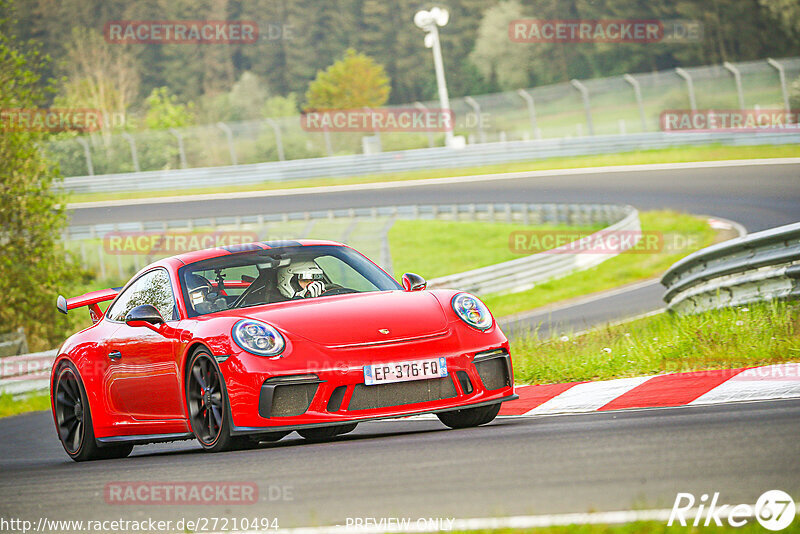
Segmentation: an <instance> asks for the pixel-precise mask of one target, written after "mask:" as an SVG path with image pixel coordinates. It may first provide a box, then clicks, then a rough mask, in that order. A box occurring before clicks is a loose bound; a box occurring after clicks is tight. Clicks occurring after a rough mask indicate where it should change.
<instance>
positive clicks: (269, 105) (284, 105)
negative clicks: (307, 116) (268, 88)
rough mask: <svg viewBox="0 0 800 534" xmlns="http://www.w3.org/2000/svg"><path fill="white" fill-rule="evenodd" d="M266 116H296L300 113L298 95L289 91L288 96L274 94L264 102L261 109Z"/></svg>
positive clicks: (273, 117) (272, 117)
mask: <svg viewBox="0 0 800 534" xmlns="http://www.w3.org/2000/svg"><path fill="white" fill-rule="evenodd" d="M261 114H262V115H263V116H264V117H269V118H270V119H276V118H278V117H295V116H297V115H299V114H300V111H298V106H297V95H296V94H295V93H289V95H288V96H272V97H270V98H268V99H267V101H266V102H264V108H263V109H262V110H261Z"/></svg>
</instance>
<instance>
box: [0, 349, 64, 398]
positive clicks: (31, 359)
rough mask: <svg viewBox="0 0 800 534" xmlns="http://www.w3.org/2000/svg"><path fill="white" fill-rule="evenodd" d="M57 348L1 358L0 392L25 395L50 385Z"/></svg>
mask: <svg viewBox="0 0 800 534" xmlns="http://www.w3.org/2000/svg"><path fill="white" fill-rule="evenodd" d="M55 357H56V351H55V350H48V351H44V352H34V353H31V354H22V355H19V356H9V357H7V358H0V393H3V394H10V395H23V394H26V393H30V392H32V391H40V390H43V389H47V388H48V387H50V369H51V368H52V367H53V361H54V360H55Z"/></svg>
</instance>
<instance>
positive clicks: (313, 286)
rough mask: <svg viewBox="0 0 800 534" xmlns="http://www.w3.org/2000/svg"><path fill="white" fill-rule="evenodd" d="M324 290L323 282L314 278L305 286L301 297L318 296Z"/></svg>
mask: <svg viewBox="0 0 800 534" xmlns="http://www.w3.org/2000/svg"><path fill="white" fill-rule="evenodd" d="M324 291H325V284H324V283H322V282H320V281H319V280H314V281H313V282H311V283H310V284H308V286H306V291H305V295H304V296H303V298H309V297H318V296H320V295H322V293H323V292H324Z"/></svg>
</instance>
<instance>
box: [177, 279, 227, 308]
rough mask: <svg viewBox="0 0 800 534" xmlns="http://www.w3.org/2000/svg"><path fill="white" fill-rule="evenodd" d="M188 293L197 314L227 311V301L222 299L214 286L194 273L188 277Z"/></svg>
mask: <svg viewBox="0 0 800 534" xmlns="http://www.w3.org/2000/svg"><path fill="white" fill-rule="evenodd" d="M185 280H186V291H187V292H188V293H189V300H190V302H191V303H192V307H193V308H194V310H195V311H196V312H197V313H211V312H213V311H219V310H224V309H225V307H226V306H225V299H220V298H219V294H218V293H217V292H216V291H215V290H214V285H213V284H212V283H211V282H209V281H208V279H207V278H206V277H204V276H201V275H199V274H194V273H188V274H187V275H186V278H185Z"/></svg>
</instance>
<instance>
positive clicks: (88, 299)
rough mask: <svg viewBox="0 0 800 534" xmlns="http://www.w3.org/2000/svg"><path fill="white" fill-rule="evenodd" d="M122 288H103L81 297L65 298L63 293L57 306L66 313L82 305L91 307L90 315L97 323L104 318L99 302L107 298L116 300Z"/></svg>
mask: <svg viewBox="0 0 800 534" xmlns="http://www.w3.org/2000/svg"><path fill="white" fill-rule="evenodd" d="M120 289H122V288H119V287H113V288H109V289H101V290H99V291H92V292H91V293H86V294H85V295H81V296H79V297H72V298H69V299H68V298H64V296H63V295H59V296H58V300H57V301H56V308H58V311H60V312H61V313H63V314H65V315H66V313H67V312H68V311H69V310H72V309H75V308H80V307H82V306H88V307H89V315H91V317H92V322H93V323H96V322H97V321H99V320H100V319H102V318H103V312H102V311H101V310H100V306H98V304H99V303H101V302H105V301H107V300H114V299H115V298H116V296H117V294H118V293H119V290H120Z"/></svg>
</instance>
